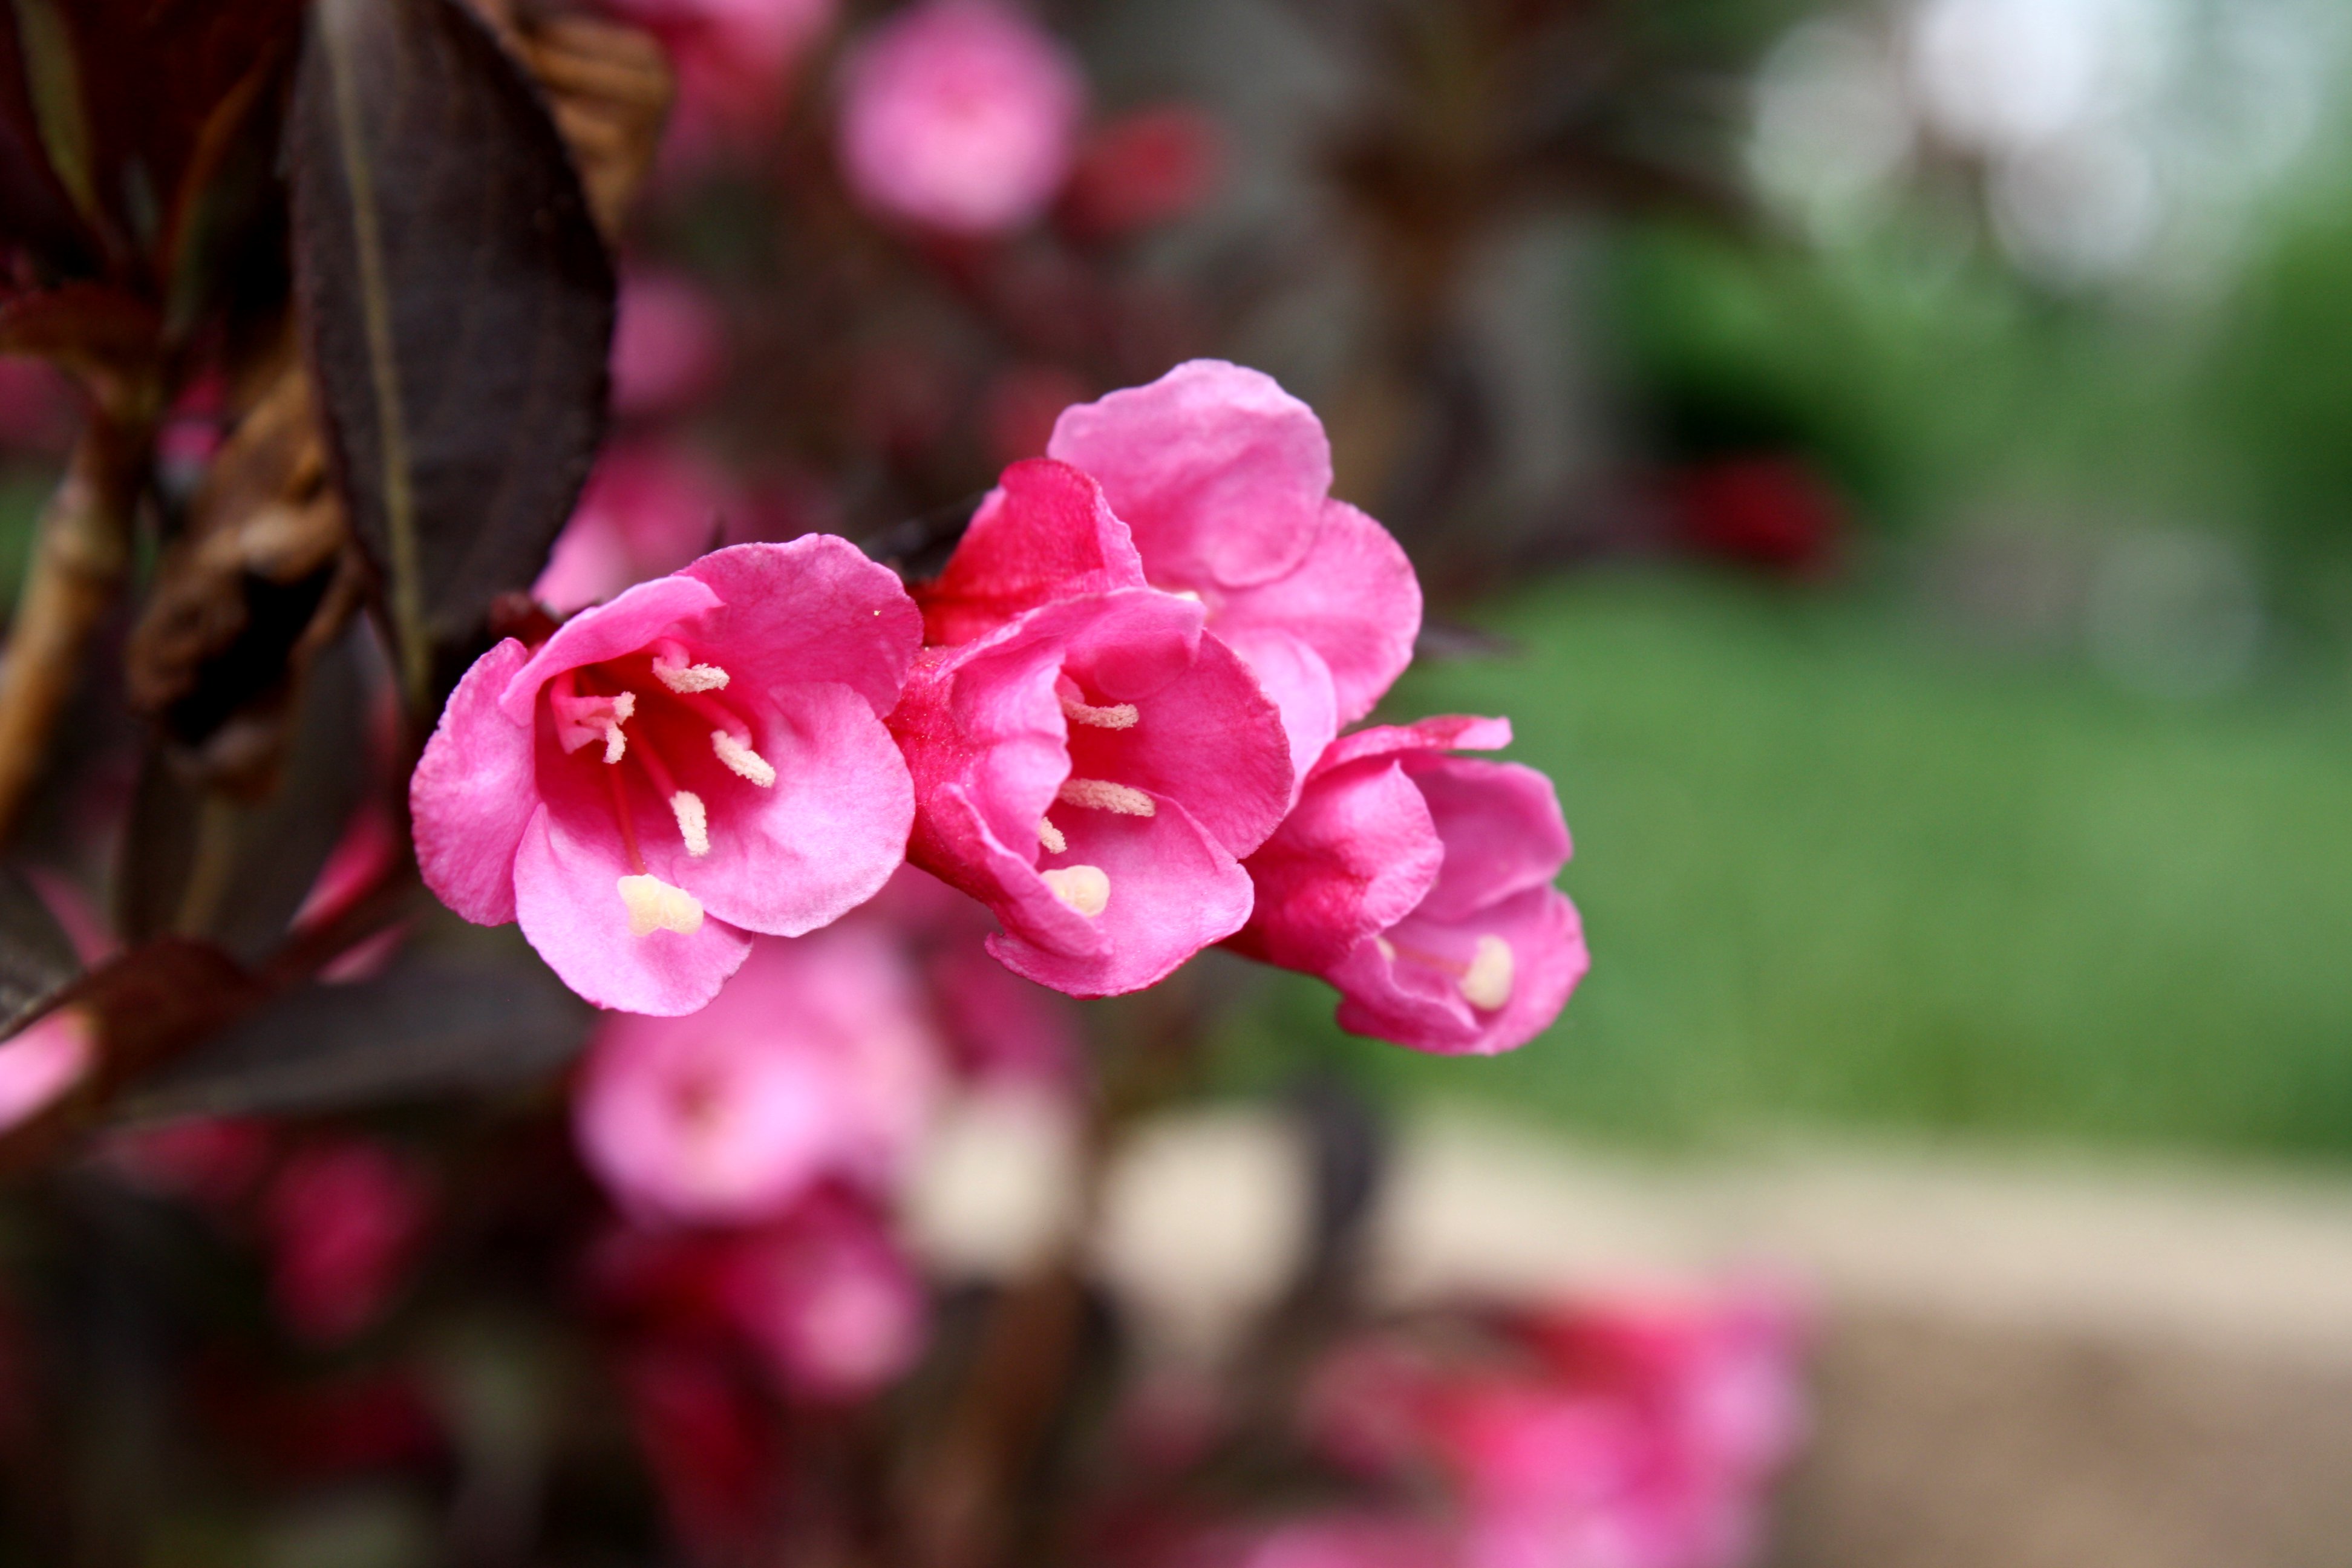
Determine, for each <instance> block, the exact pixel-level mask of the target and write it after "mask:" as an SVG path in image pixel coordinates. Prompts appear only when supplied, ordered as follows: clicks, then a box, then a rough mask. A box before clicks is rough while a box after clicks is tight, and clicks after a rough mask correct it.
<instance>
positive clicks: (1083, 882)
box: [1037, 866, 1110, 920]
mask: <svg viewBox="0 0 2352 1568" xmlns="http://www.w3.org/2000/svg"><path fill="white" fill-rule="evenodd" d="M1037 875H1038V876H1039V877H1041V878H1043V879H1045V887H1046V889H1048V890H1049V891H1050V892H1052V893H1053V895H1054V896H1055V898H1057V899H1059V900H1062V902H1064V903H1066V904H1067V905H1069V906H1070V908H1072V909H1074V910H1077V911H1078V913H1080V914H1082V915H1084V916H1086V917H1087V919H1088V920H1092V919H1094V918H1095V917H1096V916H1097V915H1098V914H1100V913H1102V912H1103V910H1106V909H1108V908H1109V907H1110V878H1109V876H1108V874H1106V873H1105V872H1104V870H1103V868H1101V867H1099V866H1062V867H1057V868H1055V869H1053V870H1050V871H1040V872H1038V873H1037Z"/></svg>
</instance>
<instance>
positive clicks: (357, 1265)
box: [261, 1139, 432, 1343]
mask: <svg viewBox="0 0 2352 1568" xmlns="http://www.w3.org/2000/svg"><path fill="white" fill-rule="evenodd" d="M431 1217H432V1187H431V1184H430V1183H429V1181H428V1180H427V1178H426V1176H425V1173H424V1172H423V1171H422V1170H421V1169H419V1168H418V1167H417V1166H416V1164H415V1163H414V1162H413V1161H411V1160H409V1159H408V1158H406V1157H405V1156H404V1155H401V1154H398V1153H395V1152H394V1151H392V1150H390V1149H388V1148H385V1147H384V1146H383V1145H382V1144H380V1143H375V1142H366V1141H363V1140H360V1139H346V1140H341V1141H339V1142H322V1143H314V1144H311V1145H310V1146H309V1147H307V1148H302V1149H298V1150H296V1151H295V1152H293V1153H291V1154H289V1156H287V1158H286V1160H285V1162H284V1163H282V1164H280V1165H279V1166H278V1170H277V1171H276V1173H273V1174H272V1176H271V1177H270V1181H269V1185H268V1190H267V1191H265V1192H264V1193H263V1194H262V1199H261V1222H262V1227H263V1230H264V1232H265V1234H266V1235H267V1237H268V1245H269V1253H270V1280H269V1286H270V1296H271V1299H272V1300H274V1301H275V1302H276V1303H277V1306H278V1312H279V1314H280V1315H281V1316H282V1317H283V1318H284V1319H285V1320H286V1322H287V1324H288V1326H289V1327H290V1328H291V1329H292V1330H293V1331H295V1332H296V1333H298V1334H299V1335H301V1336H302V1337H303V1338H304V1339H307V1340H311V1341H315V1342H320V1343H333V1342H336V1341H339V1340H344V1339H349V1338H350V1337H351V1336H352V1335H353V1334H356V1333H358V1332H360V1331H362V1330H363V1329H365V1328H367V1327H368V1326H369V1325H370V1324H371V1323H373V1322H374V1321H375V1320H376V1319H377V1318H378V1317H379V1316H381V1315H382V1313H383V1310H384V1309H385V1308H386V1307H387V1306H388V1305H389V1304H390V1303H391V1300H392V1298H393V1296H394V1294H395V1293H396V1292H397V1291H398V1290H399V1289H400V1287H401V1285H402V1283H403V1282H404V1280H405V1279H406V1278H407V1275H408V1270H409V1267H410V1265H411V1264H412V1263H413V1262H414V1260H415V1257H416V1254H417V1251H418V1249H419V1247H421V1245H422V1244H423V1242H424V1240H425V1227H426V1226H427V1224H428V1223H429V1221H430V1219H431Z"/></svg>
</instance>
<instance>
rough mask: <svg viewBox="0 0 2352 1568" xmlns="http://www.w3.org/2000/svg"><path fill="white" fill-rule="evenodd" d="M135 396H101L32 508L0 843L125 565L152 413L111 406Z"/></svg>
mask: <svg viewBox="0 0 2352 1568" xmlns="http://www.w3.org/2000/svg"><path fill="white" fill-rule="evenodd" d="M135 401H136V400H135V399H131V398H119V399H102V400H101V401H100V405H99V406H98V407H97V408H96V409H95V410H94V411H93V412H92V414H91V416H90V420H89V426H88V427H87V428H86V429H85V430H84V431H83V432H82V436H81V438H80V440H79V441H78V442H77V443H76V444H75V446H74V451H73V458H72V459H71V462H70V463H69V465H68V468H67V469H66V475H65V478H64V479H61V480H59V481H58V488H57V490H56V493H54V494H53V495H51V496H50V498H49V501H48V505H47V507H46V508H45V509H44V510H43V511H42V513H41V521H40V527H39V531H38V533H37V536H36V538H35V541H34V544H33V554H32V561H31V563H30V565H29V567H28V568H27V570H26V574H25V585H24V588H23V591H22V592H21V593H20V594H19V595H17V599H16V617H15V619H14V620H13V621H12V622H11V623H10V625H9V628H8V643H7V653H6V657H5V659H0V841H5V839H6V837H8V835H9V834H10V833H11V832H13V831H14V830H15V828H16V821H17V818H18V817H19V816H21V815H22V813H23V811H24V807H25V802H26V798H27V797H28V796H30V795H31V794H32V791H33V786H34V784H37V782H38V781H39V779H40V776H41V770H42V767H43V765H44V764H45V763H47V760H48V751H49V741H50V738H51V737H52V735H53V734H54V733H55V731H56V730H57V726H58V719H59V717H60V716H61V715H62V714H63V712H64V711H65V706H66V701H67V699H68V698H69V697H70V696H72V694H73V689H74V680H75V678H76V676H77V675H78V674H79V671H80V666H81V656H82V650H83V648H84V647H86V646H87V645H88V643H89V637H90V634H91V633H92V632H93V631H94V630H95V629H96V628H97V626H98V623H99V620H100V617H101V616H104V615H105V613H106V611H107V607H108V606H109V605H111V604H113V602H114V596H115V595H116V594H117V593H118V592H120V591H121V586H122V580H123V576H124V574H126V573H127V572H128V571H129V569H130V565H131V522H132V520H133V518H134V516H135V515H136V513H137V510H138V505H139V497H140V493H141V491H142V489H144V488H145V485H146V482H147V470H148V462H149V450H150V437H151V436H152V431H153V420H152V416H148V415H146V414H144V413H140V412H132V413H126V412H125V411H124V410H123V408H122V407H121V406H120V405H121V404H122V403H130V402H135Z"/></svg>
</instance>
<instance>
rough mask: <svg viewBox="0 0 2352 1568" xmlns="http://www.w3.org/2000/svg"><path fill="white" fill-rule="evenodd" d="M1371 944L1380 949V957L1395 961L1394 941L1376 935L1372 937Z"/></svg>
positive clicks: (1391, 961)
mask: <svg viewBox="0 0 2352 1568" xmlns="http://www.w3.org/2000/svg"><path fill="white" fill-rule="evenodd" d="M1372 945H1373V946H1374V947H1377V948H1379V949H1380V950H1381V957H1382V958H1385V959H1387V960H1388V961H1389V962H1390V963H1395V962H1396V943H1394V942H1391V941H1390V940H1389V939H1388V938H1386V937H1384V936H1376V937H1374V938H1372Z"/></svg>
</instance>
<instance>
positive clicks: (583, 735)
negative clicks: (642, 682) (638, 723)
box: [550, 670, 637, 763]
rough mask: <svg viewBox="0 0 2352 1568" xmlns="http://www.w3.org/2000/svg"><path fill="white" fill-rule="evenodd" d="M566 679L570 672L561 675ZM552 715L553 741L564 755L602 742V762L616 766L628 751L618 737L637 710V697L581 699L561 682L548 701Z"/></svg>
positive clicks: (623, 694) (629, 694)
mask: <svg viewBox="0 0 2352 1568" xmlns="http://www.w3.org/2000/svg"><path fill="white" fill-rule="evenodd" d="M564 673H565V675H566V676H567V677H568V676H569V675H570V674H571V672H570V671H569V670H567V671H565V672H564ZM550 704H551V707H552V708H553V709H554V711H555V739H556V742H557V743H558V744H560V745H562V748H563V749H564V751H565V752H576V751H578V750H579V749H580V748H581V747H583V746H584V745H587V744H588V743H589V742H592V741H602V742H604V760H605V761H606V762H608V763H617V762H619V761H620V760H621V753H622V752H624V751H625V750H626V749H627V748H628V744H629V742H628V741H627V740H626V738H625V737H622V736H620V735H619V733H618V731H619V730H620V728H621V726H622V725H624V724H625V723H627V722H628V721H629V720H630V718H631V717H632V716H634V715H635V712H636V710H637V695H636V693H635V692H634V691H624V692H621V693H619V694H617V695H615V696H612V697H583V696H581V695H580V693H579V691H578V689H576V688H575V687H574V686H573V684H572V681H571V680H569V679H562V680H561V681H560V683H559V684H558V685H557V687H556V689H555V690H554V692H553V693H552V694H551V698H550Z"/></svg>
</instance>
